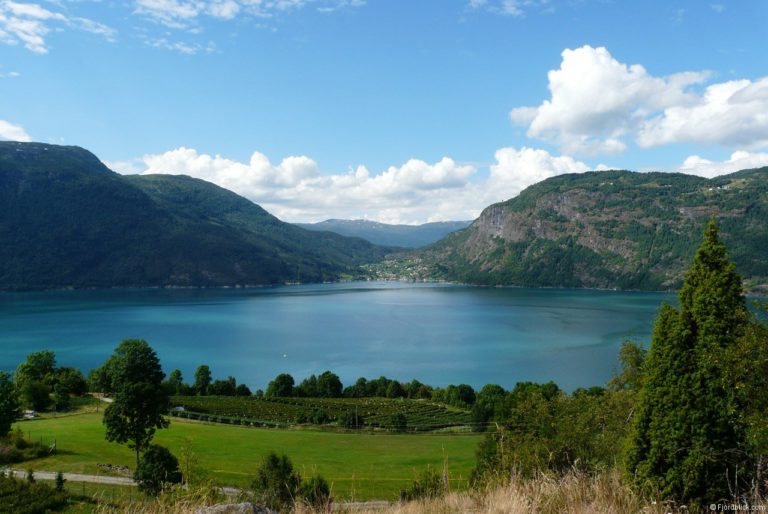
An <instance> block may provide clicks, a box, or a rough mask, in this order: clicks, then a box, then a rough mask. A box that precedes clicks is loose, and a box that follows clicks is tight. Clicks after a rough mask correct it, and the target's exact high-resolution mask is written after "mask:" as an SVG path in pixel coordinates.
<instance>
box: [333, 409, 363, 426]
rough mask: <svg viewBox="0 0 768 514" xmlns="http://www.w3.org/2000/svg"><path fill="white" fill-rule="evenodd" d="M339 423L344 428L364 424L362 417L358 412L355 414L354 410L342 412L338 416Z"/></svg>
mask: <svg viewBox="0 0 768 514" xmlns="http://www.w3.org/2000/svg"><path fill="white" fill-rule="evenodd" d="M339 425H341V426H342V427H344V428H354V429H358V428H363V426H364V425H365V420H364V419H363V417H362V416H361V415H359V414H357V413H356V412H354V411H351V410H349V411H346V412H344V414H342V415H341V417H340V418H339Z"/></svg>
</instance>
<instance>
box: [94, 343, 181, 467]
mask: <svg viewBox="0 0 768 514" xmlns="http://www.w3.org/2000/svg"><path fill="white" fill-rule="evenodd" d="M108 362H109V363H110V366H109V367H108V368H109V382H110V384H111V387H112V389H113V391H114V398H113V401H112V403H111V404H110V405H109V407H107V409H106V410H105V411H104V424H105V425H106V427H107V433H106V438H107V441H114V442H118V443H128V447H129V448H131V449H133V450H134V451H135V452H136V464H137V465H138V464H139V457H140V454H141V452H142V451H143V450H145V449H146V448H147V446H148V445H149V443H150V441H151V440H152V438H153V437H154V434H155V430H156V429H158V428H166V427H167V426H168V420H167V419H166V418H165V416H164V414H165V413H167V412H168V409H169V406H170V404H169V398H168V392H167V390H166V389H165V388H164V387H162V382H163V378H164V377H165V374H164V373H163V370H162V368H161V367H160V360H159V359H158V357H157V354H156V353H155V351H154V350H153V349H152V348H151V347H150V346H149V344H147V342H146V341H144V340H142V339H126V340H125V341H123V342H122V343H120V345H119V346H118V347H117V348H116V349H115V352H114V354H113V356H112V357H110V361H108Z"/></svg>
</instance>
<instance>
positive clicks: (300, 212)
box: [107, 147, 589, 223]
mask: <svg viewBox="0 0 768 514" xmlns="http://www.w3.org/2000/svg"><path fill="white" fill-rule="evenodd" d="M107 165H108V166H109V167H110V168H112V169H115V170H116V171H119V172H122V173H135V172H137V171H139V170H140V171H141V173H144V174H147V173H172V174H185V175H190V176H193V177H197V178H201V179H203V180H207V181H209V182H213V183H215V184H218V185H220V186H222V187H225V188H227V189H230V190H232V191H235V192H237V193H238V194H240V195H242V196H245V197H246V198H249V199H251V200H253V201H254V202H256V203H258V204H260V205H262V206H263V207H264V208H265V209H267V210H268V211H270V212H272V213H273V214H275V215H277V216H278V217H280V218H281V219H285V220H288V221H319V220H323V219H326V218H367V219H372V220H377V221H383V222H387V223H417V222H418V223H423V222H427V221H442V220H451V219H473V218H475V217H477V216H478V215H479V214H480V212H481V211H482V209H484V208H485V207H487V206H488V205H489V204H491V203H494V202H499V201H502V200H506V199H509V198H511V197H513V196H515V195H517V194H518V193H519V192H520V191H521V190H522V189H524V188H525V187H527V186H529V185H531V184H533V183H535V182H538V181H540V180H543V179H545V178H548V177H552V176H555V175H559V174H562V173H575V172H583V171H586V170H587V169H589V167H588V166H587V165H586V164H584V163H583V162H579V161H576V160H574V159H572V158H570V157H565V156H553V155H550V154H549V153H548V152H546V151H544V150H537V149H533V148H522V149H520V150H516V149H514V148H502V149H500V150H498V151H497V152H496V162H495V163H494V164H493V165H492V166H491V167H490V171H489V172H486V173H483V172H482V171H481V170H480V169H478V168H477V167H476V166H473V165H468V164H461V163H457V162H456V161H454V160H453V159H451V158H449V157H444V158H442V159H441V160H439V161H437V162H434V163H428V162H425V161H423V160H419V159H411V160H409V161H407V162H405V163H403V164H402V165H400V166H390V167H388V168H387V169H385V170H383V171H381V172H379V173H376V174H374V173H371V172H370V171H369V170H368V169H367V168H366V167H365V166H358V167H357V168H354V169H350V170H348V171H347V172H343V173H335V174H323V173H321V171H320V169H319V167H318V165H317V163H316V162H315V161H314V160H312V159H310V158H309V157H306V156H297V157H287V158H285V159H283V160H282V161H281V162H280V163H278V164H274V163H272V162H271V161H270V160H269V158H268V157H267V156H265V155H263V154H261V153H259V152H254V153H253V155H252V156H251V158H250V159H249V161H248V162H239V161H235V160H231V159H227V158H225V157H222V156H219V155H216V156H212V155H208V154H201V153H199V152H197V151H196V150H194V149H191V148H184V147H182V148H177V149H176V150H171V151H169V152H166V153H163V154H157V155H147V156H144V157H143V158H142V159H141V161H140V165H137V163H133V162H118V163H107Z"/></svg>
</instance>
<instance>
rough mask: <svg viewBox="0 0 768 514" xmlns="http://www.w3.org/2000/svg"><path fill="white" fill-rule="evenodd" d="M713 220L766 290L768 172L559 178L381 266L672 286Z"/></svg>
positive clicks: (492, 278)
mask: <svg viewBox="0 0 768 514" xmlns="http://www.w3.org/2000/svg"><path fill="white" fill-rule="evenodd" d="M713 216H714V217H715V218H717V220H718V222H719V224H720V227H721V229H722V237H723V240H724V241H725V242H726V244H727V245H728V247H729V250H730V253H731V256H732V258H733V260H734V261H735V262H736V264H737V269H738V271H739V272H740V273H741V274H742V276H743V277H744V278H745V279H746V284H747V286H748V287H749V288H750V289H752V290H758V291H764V292H765V291H768V286H767V284H768V259H766V253H765V252H766V250H765V249H766V248H768V168H761V169H754V170H744V171H740V172H737V173H733V174H730V175H725V176H720V177H717V178H713V179H705V178H701V177H696V176H691V175H683V174H674V173H636V172H630V171H600V172H590V173H584V174H570V175H561V176H558V177H554V178H550V179H547V180H545V181H543V182H540V183H538V184H535V185H533V186H531V187H529V188H527V189H525V190H524V191H523V192H521V193H520V195H519V196H517V197H515V198H513V199H511V200H508V201H505V202H502V203H498V204H495V205H491V206H490V207H488V208H486V209H485V210H484V211H483V212H482V214H481V215H480V217H479V218H478V219H477V220H475V221H474V222H473V223H472V225H471V226H470V227H469V228H467V229H465V230H462V231H460V232H455V233H453V234H450V235H449V236H447V237H446V238H444V239H443V240H441V241H439V242H437V243H435V244H433V245H431V246H429V247H427V248H425V249H423V250H420V251H417V252H413V253H410V254H407V255H404V256H403V255H401V256H400V257H399V258H398V259H395V260H388V261H387V262H386V264H385V265H379V266H376V267H374V270H376V271H377V272H378V273H379V274H380V276H382V275H383V276H387V275H398V276H408V277H411V278H433V279H447V280H453V281H460V282H466V283H472V284H486V285H519V286H533V287H590V288H611V289H641V290H670V289H675V288H677V287H678V286H679V285H680V283H681V281H682V277H683V272H684V269H685V265H686V263H687V262H690V260H691V258H692V256H693V253H694V251H695V249H696V247H697V244H698V242H699V241H700V238H701V233H702V230H703V229H704V226H705V224H706V222H707V220H708V219H709V218H711V217H713Z"/></svg>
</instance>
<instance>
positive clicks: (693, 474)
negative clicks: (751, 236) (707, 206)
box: [627, 221, 750, 505]
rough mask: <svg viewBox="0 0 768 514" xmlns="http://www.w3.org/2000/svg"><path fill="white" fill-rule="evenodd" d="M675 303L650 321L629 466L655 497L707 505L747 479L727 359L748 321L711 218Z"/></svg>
mask: <svg viewBox="0 0 768 514" xmlns="http://www.w3.org/2000/svg"><path fill="white" fill-rule="evenodd" d="M679 301H680V308H679V310H677V309H675V308H673V307H671V306H669V305H665V306H663V307H662V309H661V311H660V312H659V315H658V318H657V319H656V324H655V328H654V332H653V336H652V339H651V347H650V350H649V353H648V360H647V363H646V368H645V373H646V376H645V381H644V383H643V387H642V389H641V391H640V395H639V397H638V404H637V408H636V412H635V417H634V430H633V434H632V436H631V440H630V444H629V449H628V455H627V468H628V471H629V472H630V473H631V475H632V477H633V479H634V480H635V482H636V483H637V484H638V485H639V486H641V487H642V488H644V489H646V490H648V491H650V492H652V493H653V494H658V495H661V496H662V497H664V498H667V499H673V500H675V501H678V502H682V503H689V502H690V503H692V504H694V505H701V504H709V503H712V502H717V501H722V500H728V499H730V498H732V496H733V495H734V493H735V492H736V491H737V487H738V484H737V483H736V480H737V477H740V478H742V479H743V478H745V477H746V472H747V470H746V469H745V467H746V460H747V459H746V457H745V454H744V450H745V437H746V436H745V430H744V428H743V426H742V424H741V423H740V415H739V409H738V405H737V403H738V402H737V398H736V397H735V395H734V392H733V390H732V389H731V388H730V387H728V381H729V376H728V369H727V364H728V360H727V357H726V356H727V355H728V354H729V351H730V348H731V347H733V346H734V345H735V344H736V343H737V341H738V339H739V337H741V336H742V334H743V333H744V331H745V329H746V327H747V325H748V323H749V320H750V318H749V314H748V311H747V309H746V306H745V303H744V296H743V294H742V285H741V279H740V277H739V275H738V274H737V273H736V271H735V266H734V264H733V263H732V262H731V261H730V260H729V259H728V256H727V250H726V247H725V245H723V243H722V242H720V240H719V237H718V228H717V225H716V224H715V222H714V221H710V222H709V224H708V226H707V228H706V230H705V231H704V241H703V243H702V245H701V246H700V247H699V249H698V251H697V252H696V256H695V257H694V260H693V264H692V266H691V268H690V270H689V271H688V273H687V274H686V277H685V281H684V284H683V287H682V288H681V290H680V292H679Z"/></svg>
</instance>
